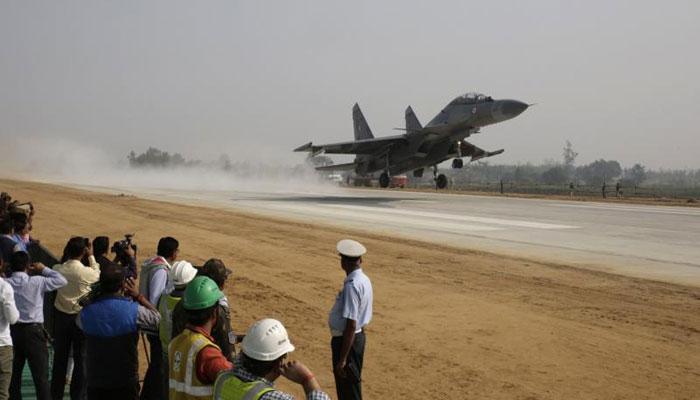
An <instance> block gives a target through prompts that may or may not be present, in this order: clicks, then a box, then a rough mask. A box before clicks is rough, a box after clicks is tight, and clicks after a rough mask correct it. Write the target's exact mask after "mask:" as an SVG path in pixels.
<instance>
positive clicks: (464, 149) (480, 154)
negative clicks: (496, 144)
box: [459, 140, 504, 161]
mask: <svg viewBox="0 0 700 400" xmlns="http://www.w3.org/2000/svg"><path fill="white" fill-rule="evenodd" d="M459 147H460V152H461V156H462V157H471V160H469V161H476V160H480V159H482V158H486V157H491V156H495V155H497V154H501V153H503V151H504V150H503V149H500V150H496V151H486V150H484V149H482V148H480V147H476V146H474V145H473V144H471V143H469V142H467V141H464V140H463V141H462V142H461V143H460V145H459Z"/></svg>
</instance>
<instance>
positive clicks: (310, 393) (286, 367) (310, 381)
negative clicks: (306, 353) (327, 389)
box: [260, 361, 331, 400]
mask: <svg viewBox="0 0 700 400" xmlns="http://www.w3.org/2000/svg"><path fill="white" fill-rule="evenodd" d="M280 373H281V374H282V375H283V376H284V377H285V378H287V379H289V380H290V381H292V382H295V383H298V384H300V385H301V386H302V387H303V388H304V393H305V394H306V399H307V400H330V399H331V398H330V397H329V396H328V395H327V394H326V393H324V392H323V391H322V390H321V385H320V384H319V383H318V381H317V380H316V377H315V376H314V374H313V373H312V372H311V370H310V369H309V368H307V367H306V365H304V364H302V363H301V362H300V361H289V362H287V363H284V364H283V365H282V366H281V367H280ZM270 393H272V392H270ZM289 398H293V397H291V396H289ZM265 399H266V396H265V395H263V396H262V397H261V398H260V400H265Z"/></svg>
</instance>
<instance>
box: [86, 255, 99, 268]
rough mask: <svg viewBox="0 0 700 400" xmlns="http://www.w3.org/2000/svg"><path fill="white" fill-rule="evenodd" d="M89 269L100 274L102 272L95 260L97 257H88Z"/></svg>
mask: <svg viewBox="0 0 700 400" xmlns="http://www.w3.org/2000/svg"><path fill="white" fill-rule="evenodd" d="M88 268H90V269H92V270H95V271H98V272H99V271H100V263H98V262H97V260H95V256H94V255H92V254H90V255H89V256H88Z"/></svg>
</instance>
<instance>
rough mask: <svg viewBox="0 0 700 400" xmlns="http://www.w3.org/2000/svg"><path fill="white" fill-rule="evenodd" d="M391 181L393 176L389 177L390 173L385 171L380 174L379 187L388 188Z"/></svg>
mask: <svg viewBox="0 0 700 400" xmlns="http://www.w3.org/2000/svg"><path fill="white" fill-rule="evenodd" d="M390 183H391V178H389V174H387V173H386V172H383V173H382V174H381V175H379V187H382V188H388V187H389V184H390Z"/></svg>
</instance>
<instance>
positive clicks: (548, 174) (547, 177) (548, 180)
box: [541, 165, 569, 185]
mask: <svg viewBox="0 0 700 400" xmlns="http://www.w3.org/2000/svg"><path fill="white" fill-rule="evenodd" d="M541 178H542V182H543V183H544V184H546V185H561V184H564V183H566V182H567V181H568V180H569V173H568V172H567V169H566V166H563V165H557V166H554V167H552V168H550V169H548V170H546V171H544V172H543V173H542V177H541Z"/></svg>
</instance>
